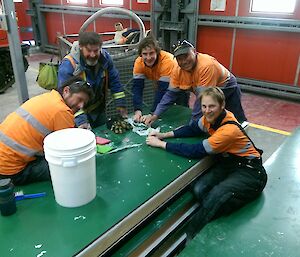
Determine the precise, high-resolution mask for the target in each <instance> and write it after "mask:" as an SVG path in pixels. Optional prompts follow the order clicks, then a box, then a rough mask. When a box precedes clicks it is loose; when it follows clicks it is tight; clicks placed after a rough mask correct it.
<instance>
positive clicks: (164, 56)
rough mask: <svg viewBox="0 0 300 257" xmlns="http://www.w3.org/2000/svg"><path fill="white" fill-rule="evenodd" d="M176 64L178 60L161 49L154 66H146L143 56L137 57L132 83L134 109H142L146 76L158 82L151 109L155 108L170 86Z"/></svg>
mask: <svg viewBox="0 0 300 257" xmlns="http://www.w3.org/2000/svg"><path fill="white" fill-rule="evenodd" d="M175 64H177V62H176V59H174V56H173V55H172V54H170V53H168V52H166V51H163V50H161V51H160V53H159V55H158V56H157V60H156V62H155V64H154V65H153V66H152V67H148V66H146V65H145V63H144V61H143V58H142V57H141V56H139V57H138V58H136V60H135V62H134V67H133V85H132V93H133V107H134V110H142V105H143V90H144V81H145V79H146V78H147V79H150V80H154V81H156V82H157V88H155V97H154V103H153V108H152V109H153V110H151V111H154V110H155V108H156V106H157V104H158V103H159V102H160V100H161V98H162V97H163V95H164V93H165V92H166V90H167V89H168V87H169V82H170V75H171V72H172V69H173V67H174V65H175Z"/></svg>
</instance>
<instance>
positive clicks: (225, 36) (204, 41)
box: [196, 27, 232, 68]
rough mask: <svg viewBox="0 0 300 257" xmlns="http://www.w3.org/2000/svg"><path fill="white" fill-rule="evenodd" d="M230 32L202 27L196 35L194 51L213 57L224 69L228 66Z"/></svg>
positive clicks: (230, 41) (228, 30)
mask: <svg viewBox="0 0 300 257" xmlns="http://www.w3.org/2000/svg"><path fill="white" fill-rule="evenodd" d="M231 44H232V30H231V29H224V28H214V27H204V28H199V29H198V33H197V46H196V49H197V51H198V52H200V53H205V54H209V55H211V56H214V57H215V58H216V59H217V60H218V61H219V62H220V63H222V64H223V65H224V66H225V67H227V68H229V65H230V50H231Z"/></svg>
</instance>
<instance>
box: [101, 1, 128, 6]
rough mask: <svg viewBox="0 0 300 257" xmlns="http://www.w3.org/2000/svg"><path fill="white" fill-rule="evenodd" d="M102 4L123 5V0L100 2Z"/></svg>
mask: <svg viewBox="0 0 300 257" xmlns="http://www.w3.org/2000/svg"><path fill="white" fill-rule="evenodd" d="M99 2H100V4H107V5H123V4H124V1H123V0H100V1H99Z"/></svg>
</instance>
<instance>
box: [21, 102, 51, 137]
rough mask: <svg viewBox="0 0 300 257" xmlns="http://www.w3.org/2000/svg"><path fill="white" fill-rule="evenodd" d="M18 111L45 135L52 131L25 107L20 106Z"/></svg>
mask: <svg viewBox="0 0 300 257" xmlns="http://www.w3.org/2000/svg"><path fill="white" fill-rule="evenodd" d="M16 113H17V114H18V115H19V116H20V117H22V118H23V119H24V120H26V121H27V122H28V123H29V124H30V125H31V126H32V127H34V128H35V129H36V130H38V131H39V132H40V133H42V134H43V135H44V136H47V135H48V134H50V133H51V132H52V131H50V130H49V129H47V128H46V127H45V126H44V125H43V124H41V123H40V122H39V121H38V120H37V119H36V118H34V117H33V116H32V115H31V114H30V113H29V112H27V111H26V110H24V109H23V108H21V107H19V108H18V109H17V110H16Z"/></svg>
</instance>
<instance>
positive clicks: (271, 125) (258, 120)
mask: <svg viewBox="0 0 300 257" xmlns="http://www.w3.org/2000/svg"><path fill="white" fill-rule="evenodd" d="M50 58H51V55H49V54H42V53H34V54H31V55H30V56H29V57H28V61H29V68H28V70H27V72H26V79H27V86H28V92H29V96H30V97H32V96H35V95H38V94H41V93H43V92H45V91H46V90H44V89H42V88H40V87H39V86H38V85H37V84H36V81H35V80H36V76H37V74H38V66H39V63H40V62H42V61H46V62H47V61H49V60H50ZM242 104H243V107H244V110H245V112H246V116H247V118H248V121H249V122H250V128H249V130H248V133H249V135H250V136H251V137H252V139H253V141H254V142H255V143H256V144H257V147H259V148H262V149H263V150H264V155H263V159H264V161H265V160H267V159H268V158H269V156H270V155H271V154H272V153H273V152H274V151H275V150H276V149H277V148H278V147H279V146H280V144H281V143H282V142H283V141H284V139H285V138H286V137H287V136H288V134H289V133H290V132H292V131H293V130H294V129H295V128H296V127H298V126H300V115H298V114H299V111H300V104H299V103H296V102H290V101H286V100H280V99H278V98H272V97H266V96H261V95H254V94H250V93H244V94H243V98H242ZM0 105H1V111H0V122H2V121H3V119H4V118H5V117H6V116H7V114H9V113H10V112H12V111H14V110H15V109H16V108H17V107H18V106H19V100H18V94H17V89H16V86H15V85H13V86H12V87H10V88H8V89H7V90H6V92H5V93H3V94H0Z"/></svg>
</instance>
